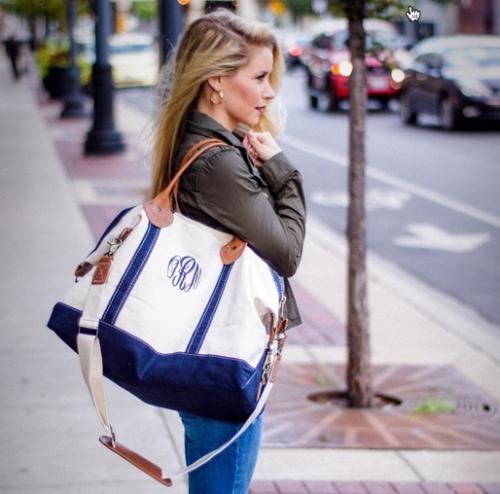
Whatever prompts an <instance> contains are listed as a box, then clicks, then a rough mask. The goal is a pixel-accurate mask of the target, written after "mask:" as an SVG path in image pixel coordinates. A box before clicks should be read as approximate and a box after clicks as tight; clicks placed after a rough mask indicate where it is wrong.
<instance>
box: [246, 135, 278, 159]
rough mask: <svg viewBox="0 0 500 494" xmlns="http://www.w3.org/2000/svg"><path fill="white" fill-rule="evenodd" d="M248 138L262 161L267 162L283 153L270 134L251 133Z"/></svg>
mask: <svg viewBox="0 0 500 494" xmlns="http://www.w3.org/2000/svg"><path fill="white" fill-rule="evenodd" d="M247 137H248V142H249V143H250V145H251V146H252V147H253V148H254V149H255V150H256V151H257V154H258V156H259V159H260V160H261V161H267V160H268V159H271V158H272V157H273V156H274V155H275V154H278V153H279V152H281V149H280V147H279V146H278V144H277V142H276V141H275V140H274V138H273V136H272V135H271V134H270V133H269V132H249V133H248V134H247Z"/></svg>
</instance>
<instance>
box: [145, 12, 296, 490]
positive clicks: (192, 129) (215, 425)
mask: <svg viewBox="0 0 500 494" xmlns="http://www.w3.org/2000/svg"><path fill="white" fill-rule="evenodd" d="M282 66H283V65H282V57H281V53H280V50H279V47H278V45H277V42H276V39H275V37H274V36H273V34H272V33H271V31H270V29H269V27H267V26H266V25H264V24H257V23H255V24H249V23H246V22H244V21H243V20H242V19H240V18H239V17H237V16H235V15H234V14H231V13H230V12H228V11H217V12H215V13H212V14H209V15H206V16H204V17H201V18H200V19H198V20H196V21H194V22H193V23H192V24H190V25H189V26H188V27H187V29H186V30H185V32H184V34H183V35H182V37H181V39H180V41H179V44H178V46H177V48H176V50H175V56H174V58H173V60H172V61H171V63H170V64H169V67H168V69H167V74H166V78H167V80H168V81H169V83H168V84H169V85H170V86H171V87H170V88H168V96H167V97H166V102H165V103H164V104H163V106H162V108H161V110H160V114H159V118H158V128H157V136H156V142H155V168H154V175H153V184H152V191H151V192H152V196H155V195H156V194H157V193H159V192H160V191H161V190H163V189H164V188H165V187H166V186H167V184H168V183H169V180H170V179H171V178H172V177H173V176H174V174H175V172H176V170H177V168H178V166H179V165H180V163H181V161H182V159H183V157H184V156H185V154H186V153H187V151H188V150H189V149H190V148H191V147H192V146H193V144H195V143H196V142H199V141H201V140H204V139H207V138H214V137H215V138H218V139H221V140H223V141H224V142H225V143H227V144H228V146H221V147H216V148H212V149H210V150H209V151H207V152H205V153H204V154H203V155H202V156H201V157H200V158H199V159H198V160H196V161H195V162H194V163H193V164H192V165H191V166H190V168H189V169H188V170H187V171H186V172H185V173H184V175H183V176H182V179H181V182H180V186H179V191H178V205H179V208H180V211H181V212H182V213H183V214H184V215H186V216H188V217H190V218H193V219H195V220H197V221H200V222H202V223H204V224H206V225H209V226H211V227H213V228H216V229H219V230H221V231H224V232H227V233H231V234H233V235H236V236H238V237H239V238H241V239H242V240H245V241H246V242H248V245H249V246H250V247H251V248H252V249H254V250H255V251H256V252H257V253H258V254H259V255H260V256H261V257H263V258H264V259H265V260H266V261H267V262H268V263H269V264H270V265H271V266H272V267H273V268H274V269H275V270H276V271H277V272H278V273H279V274H280V275H281V276H283V277H285V278H287V277H289V276H292V275H293V274H294V273H295V271H296V269H297V267H298V264H299V261H300V258H301V253H302V246H303V241H304V233H305V227H304V226H305V204H304V196H303V191H302V183H301V182H302V180H301V176H300V174H299V172H298V171H297V170H296V169H295V168H294V167H293V166H292V164H291V163H290V162H289V161H288V160H287V158H286V157H285V156H284V155H283V153H282V152H281V150H280V148H279V146H278V144H277V143H276V141H275V140H274V138H273V137H272V135H273V134H275V133H276V132H277V130H278V127H277V124H276V122H274V121H273V120H272V118H271V117H270V115H269V110H268V107H269V104H270V103H271V102H272V100H273V98H274V97H275V91H276V89H277V86H278V82H279V79H280V76H281V73H282ZM241 126H245V127H246V128H247V129H250V130H249V131H248V133H247V134H246V136H245V137H244V139H243V140H241V139H240V138H239V137H237V136H236V134H235V131H237V128H240V127H241ZM285 290H286V296H287V305H286V315H287V317H288V318H289V322H290V323H289V324H290V326H294V325H297V324H299V323H300V322H301V321H300V316H299V314H298V310H297V307H296V304H295V299H294V297H293V294H292V292H291V289H290V286H289V284H288V283H286V284H285ZM181 419H182V421H183V424H184V428H185V444H186V462H187V463H188V464H189V463H192V462H193V461H194V460H196V459H197V458H199V457H200V456H202V455H203V454H205V453H207V452H208V451H210V450H212V449H214V448H216V447H218V446H220V445H221V444H222V443H224V442H225V441H226V440H227V439H228V438H230V437H231V436H232V435H234V434H235V432H236V431H237V430H238V429H239V427H240V426H241V424H239V423H231V422H224V421H220V420H212V419H207V418H203V417H198V416H193V415H189V414H185V413H181ZM262 420H263V419H262V415H261V416H260V417H259V418H258V419H257V420H256V421H255V422H254V424H253V425H252V426H251V427H250V428H249V429H248V430H247V431H246V432H245V433H244V434H243V435H242V436H241V437H240V438H239V440H237V441H236V442H235V443H233V444H232V445H231V446H230V447H229V448H228V449H226V450H225V451H224V452H223V453H222V454H220V455H219V456H217V457H215V459H213V460H211V461H210V462H209V463H207V464H206V465H204V466H203V467H201V468H199V469H198V470H195V471H194V472H192V473H191V474H190V475H189V492H190V493H191V494H201V493H203V494H211V493H214V494H221V493H224V494H229V493H234V494H244V493H246V492H247V490H248V487H249V485H250V481H251V478H252V474H253V471H254V468H255V463H256V460H257V454H258V450H259V443H260V437H261V432H262Z"/></svg>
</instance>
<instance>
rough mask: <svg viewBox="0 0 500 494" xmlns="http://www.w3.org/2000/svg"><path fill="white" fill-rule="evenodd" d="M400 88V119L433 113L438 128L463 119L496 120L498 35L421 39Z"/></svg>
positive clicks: (499, 111) (499, 110)
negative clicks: (439, 124)
mask: <svg viewBox="0 0 500 494" xmlns="http://www.w3.org/2000/svg"><path fill="white" fill-rule="evenodd" d="M410 54H411V56H412V62H411V64H410V66H409V68H408V70H407V71H406V78H405V80H404V82H403V86H402V89H401V119H402V120H403V122H404V123H406V124H414V123H416V121H417V115H418V114H420V113H426V114H431V115H436V116H438V117H439V120H440V122H441V126H442V127H443V129H446V130H452V129H454V128H457V127H460V125H461V124H463V123H464V122H465V121H467V120H477V119H484V120H498V121H500V36H475V35H460V36H442V37H435V38H428V39H426V40H424V41H421V42H420V43H418V44H417V45H415V46H414V48H413V49H412V50H411V52H410Z"/></svg>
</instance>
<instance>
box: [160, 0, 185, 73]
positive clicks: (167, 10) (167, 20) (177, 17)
mask: <svg viewBox="0 0 500 494" xmlns="http://www.w3.org/2000/svg"><path fill="white" fill-rule="evenodd" d="M158 22H159V26H158V28H159V29H158V32H159V34H160V36H159V43H160V67H162V66H163V65H164V64H165V62H166V61H167V59H168V56H169V54H170V52H171V50H173V48H174V46H175V44H176V43H177V39H178V38H179V35H180V34H181V30H182V7H181V5H180V3H179V2H178V1H177V0H158Z"/></svg>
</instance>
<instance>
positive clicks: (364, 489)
mask: <svg viewBox="0 0 500 494" xmlns="http://www.w3.org/2000/svg"><path fill="white" fill-rule="evenodd" d="M499 492H500V484H498V483H490V484H486V483H445V482H333V481H331V482H329V481H324V480H311V481H299V480H296V481H290V480H286V481H284V480H279V481H268V480H257V481H254V482H253V483H252V486H251V488H250V491H249V494H499Z"/></svg>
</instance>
